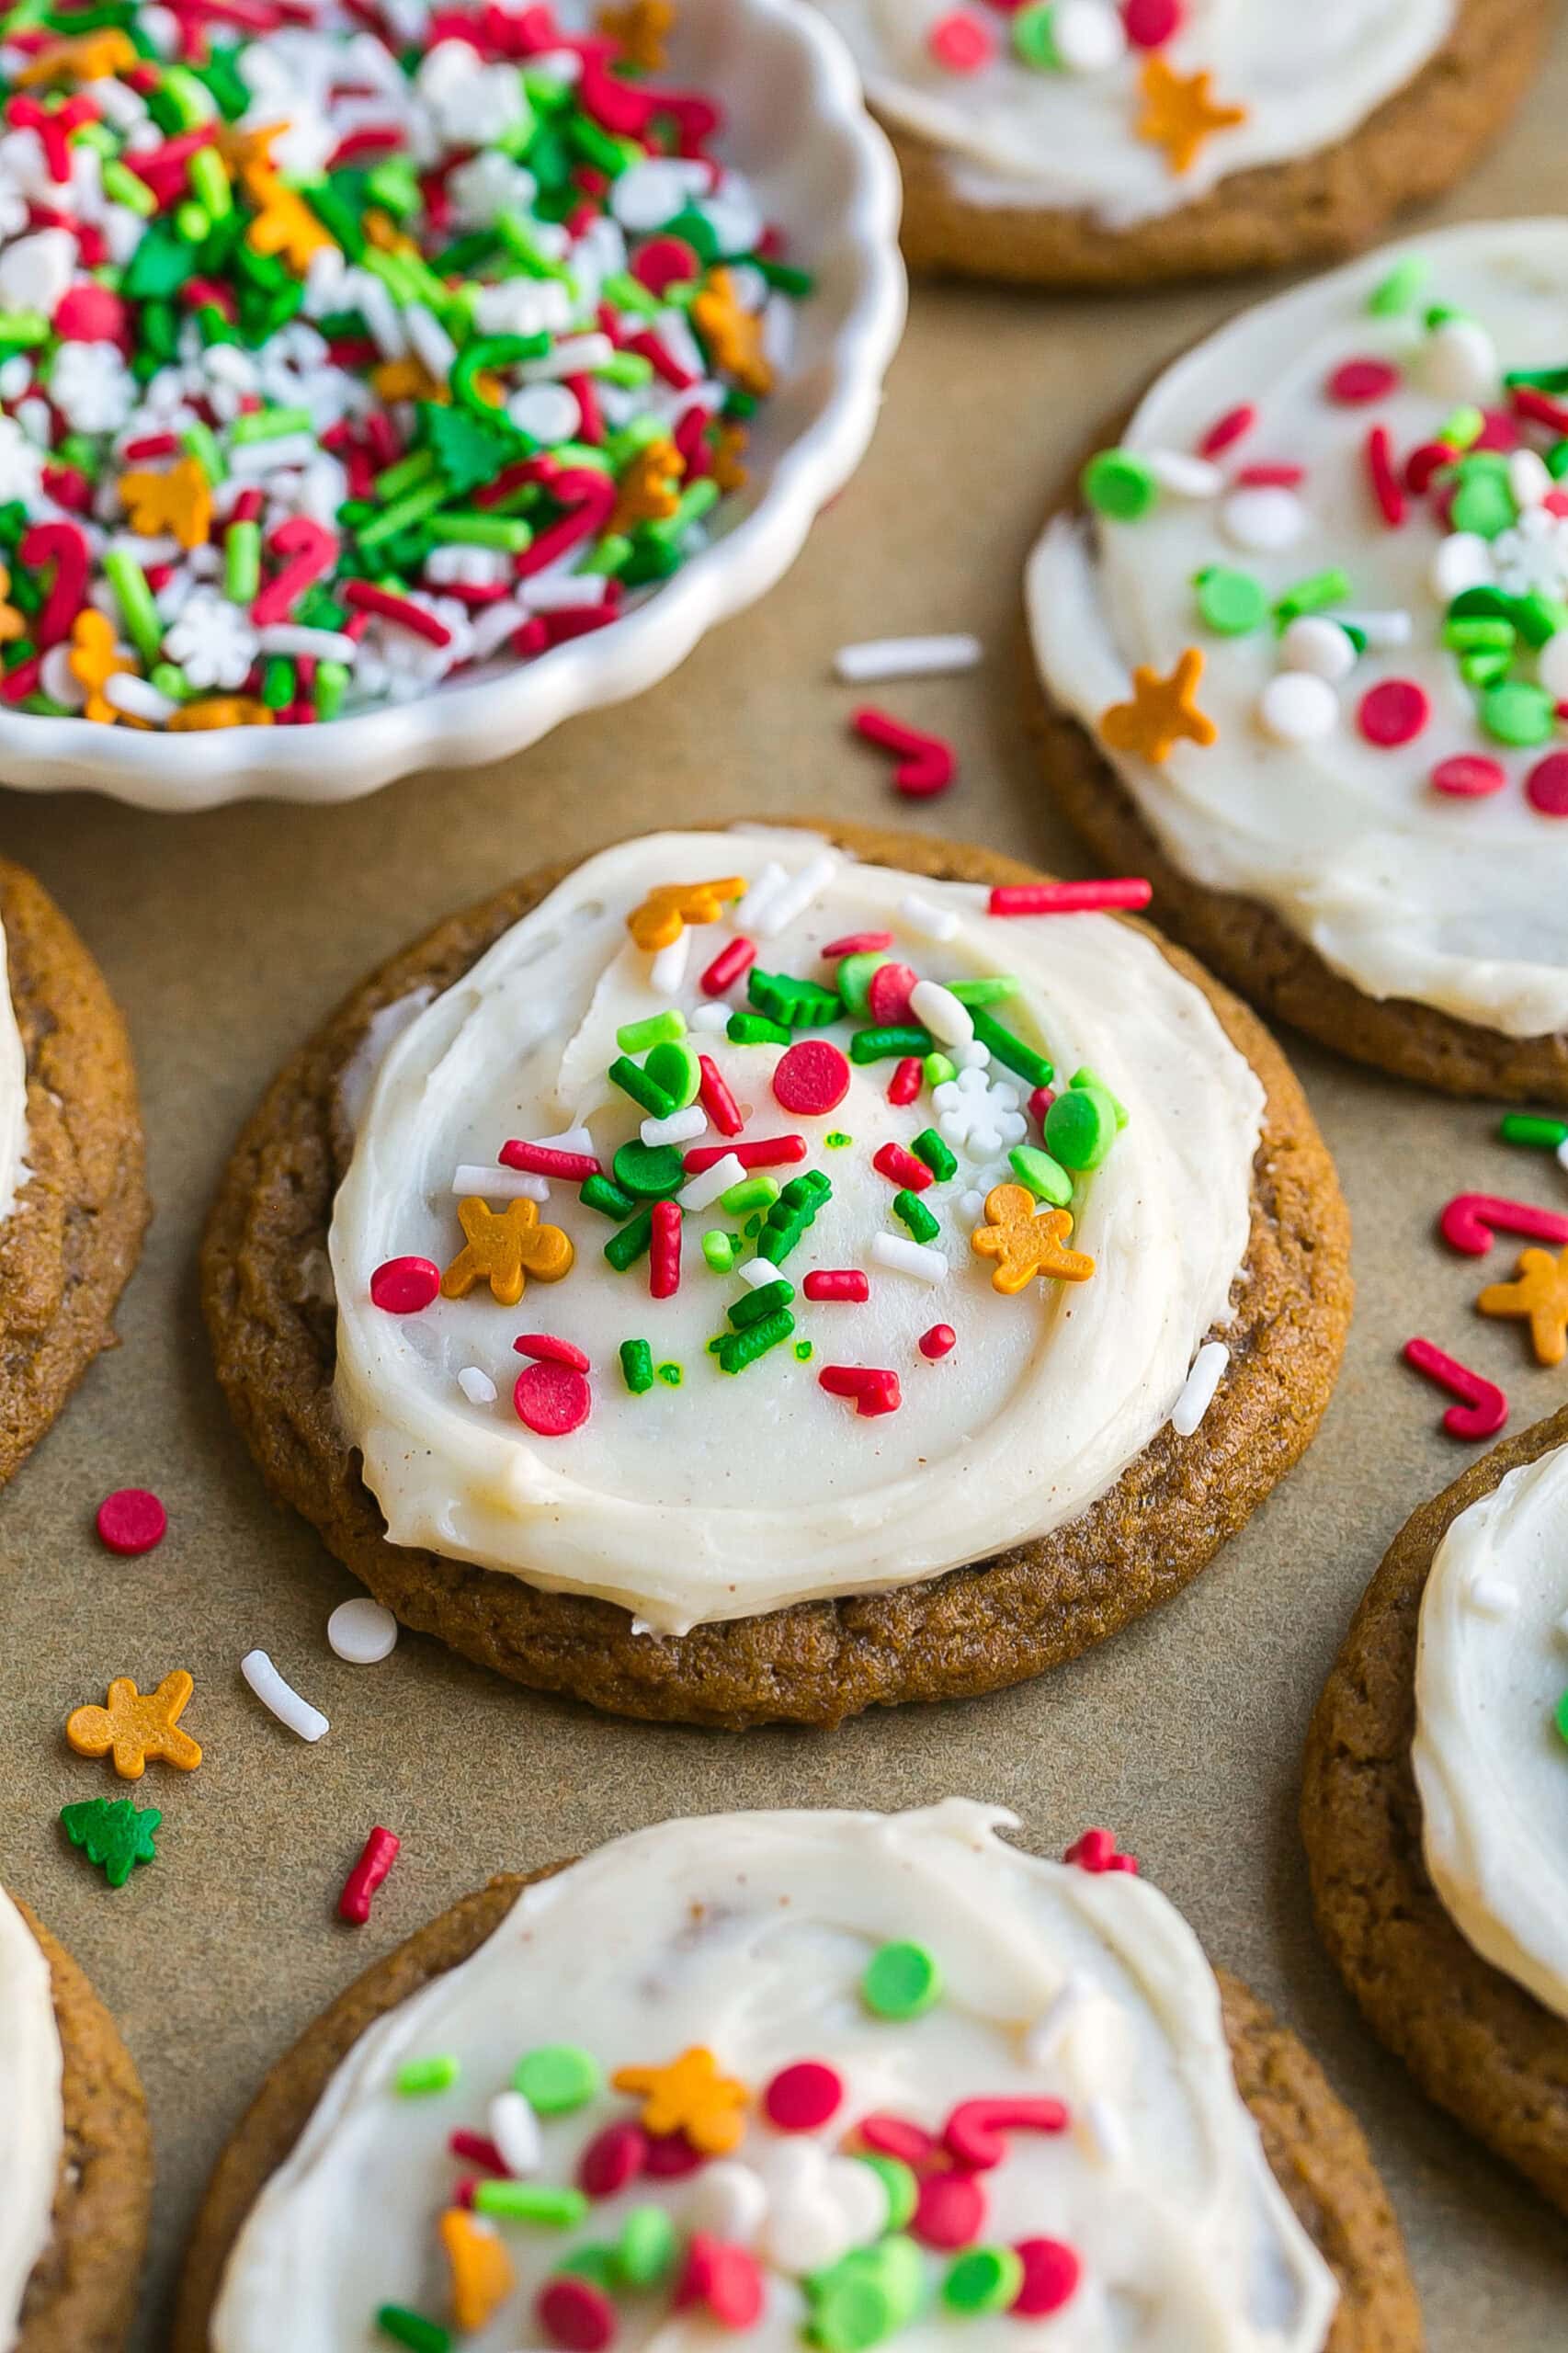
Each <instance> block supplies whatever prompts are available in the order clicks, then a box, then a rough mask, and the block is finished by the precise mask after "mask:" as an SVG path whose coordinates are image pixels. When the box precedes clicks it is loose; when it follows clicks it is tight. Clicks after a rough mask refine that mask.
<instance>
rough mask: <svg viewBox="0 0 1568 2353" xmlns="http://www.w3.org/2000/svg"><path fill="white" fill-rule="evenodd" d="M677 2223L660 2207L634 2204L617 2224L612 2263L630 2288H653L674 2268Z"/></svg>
mask: <svg viewBox="0 0 1568 2353" xmlns="http://www.w3.org/2000/svg"><path fill="white" fill-rule="evenodd" d="M677 2244H678V2242H677V2240H676V2226H675V2224H674V2223H673V2222H671V2220H670V2218H669V2215H668V2214H667V2213H666V2212H665V2209H664V2207H662V2206H634V2207H633V2208H632V2209H631V2213H630V2214H628V2216H627V2217H626V2220H625V2222H623V2223H622V2224H621V2226H620V2236H619V2239H618V2240H617V2241H616V2245H615V2264H616V2269H617V2270H618V2272H619V2275H620V2277H621V2279H622V2280H623V2281H624V2282H625V2284H626V2285H627V2287H629V2288H656V2287H657V2286H658V2284H659V2282H660V2280H661V2279H667V2278H668V2276H669V2273H670V2271H671V2269H672V2268H673V2267H674V2264H675V2259H676V2246H677Z"/></svg>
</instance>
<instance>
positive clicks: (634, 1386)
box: [620, 1340, 653, 1397]
mask: <svg viewBox="0 0 1568 2353" xmlns="http://www.w3.org/2000/svg"><path fill="white" fill-rule="evenodd" d="M620 1377H621V1379H622V1380H623V1381H625V1383H626V1385H627V1387H628V1389H629V1390H630V1391H631V1394H632V1395H633V1397H641V1396H642V1395H643V1394H644V1392H646V1391H648V1390H650V1389H652V1387H653V1349H652V1348H651V1347H649V1346H648V1343H647V1341H646V1340H622V1342H621V1344H620Z"/></svg>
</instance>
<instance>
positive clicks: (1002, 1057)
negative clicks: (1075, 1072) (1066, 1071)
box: [973, 1012, 1056, 1087]
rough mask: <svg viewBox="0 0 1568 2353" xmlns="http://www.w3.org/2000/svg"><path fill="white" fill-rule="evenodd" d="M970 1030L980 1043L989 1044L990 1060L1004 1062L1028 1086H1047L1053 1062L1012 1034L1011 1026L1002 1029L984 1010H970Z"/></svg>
mask: <svg viewBox="0 0 1568 2353" xmlns="http://www.w3.org/2000/svg"><path fill="white" fill-rule="evenodd" d="M973 1020H974V1034H975V1036H976V1038H977V1039H978V1040H979V1041H980V1043H981V1044H982V1045H983V1046H989V1047H990V1049H991V1058H992V1060H993V1062H998V1063H1006V1066H1007V1068H1008V1069H1009V1070H1010V1071H1015V1072H1017V1075H1018V1077H1020V1078H1023V1079H1027V1080H1028V1084H1029V1085H1030V1086H1031V1087H1032V1086H1050V1085H1051V1080H1052V1079H1053V1078H1054V1077H1055V1075H1056V1065H1055V1063H1051V1062H1048V1061H1047V1059H1046V1057H1045V1056H1044V1055H1043V1054H1038V1053H1036V1051H1035V1050H1034V1048H1033V1047H1032V1046H1027V1045H1026V1044H1025V1043H1024V1041H1023V1040H1022V1039H1021V1038H1019V1037H1016V1036H1015V1035H1014V1033H1013V1031H1012V1030H1011V1029H1004V1028H1003V1027H1002V1024H1001V1023H1000V1022H999V1021H994V1020H993V1019H992V1017H991V1016H990V1014H988V1013H984V1012H976V1013H974V1014H973Z"/></svg>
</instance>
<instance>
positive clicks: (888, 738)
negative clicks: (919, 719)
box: [849, 709, 958, 801]
mask: <svg viewBox="0 0 1568 2353" xmlns="http://www.w3.org/2000/svg"><path fill="white" fill-rule="evenodd" d="M849 724H850V726H851V727H853V729H854V730H855V733H856V734H857V735H858V736H859V737H860V738H861V739H862V741H863V742H865V743H867V744H875V745H879V746H880V748H881V750H882V751H884V752H896V753H897V754H898V766H897V767H896V768H894V770H893V778H892V780H893V783H894V784H895V785H896V786H897V788H898V790H899V791H900V792H902V793H904V794H906V795H907V796H908V797H909V798H910V799H911V800H915V801H925V800H928V799H929V798H930V797H931V796H932V795H933V794H934V793H937V792H946V790H947V789H948V787H949V784H951V782H952V780H953V778H954V776H955V775H956V774H957V772H958V761H957V759H956V757H955V756H954V753H953V747H952V745H950V744H949V743H948V742H946V741H945V739H944V738H943V737H942V736H940V735H923V734H922V733H921V732H920V730H919V729H918V728H917V727H906V726H905V725H904V723H903V721H902V720H900V719H893V718H891V717H890V716H889V714H888V713H887V712H886V711H885V710H869V709H865V710H857V711H853V712H851V714H850V720H849Z"/></svg>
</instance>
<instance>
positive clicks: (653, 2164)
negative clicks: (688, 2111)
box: [646, 2132, 708, 2181]
mask: <svg viewBox="0 0 1568 2353" xmlns="http://www.w3.org/2000/svg"><path fill="white" fill-rule="evenodd" d="M647 2140H648V2154H647V2158H646V2169H647V2171H648V2173H649V2174H651V2175H652V2177H653V2179H654V2180H655V2181H680V2180H682V2179H683V2178H684V2177H685V2176H686V2175H687V2174H688V2173H696V2172H697V2171H698V2169H699V2166H701V2165H706V2164H707V2162H708V2160H707V2158H706V2157H705V2156H704V2155H703V2154H702V2152H701V2150H700V2149H698V2148H694V2147H693V2145H692V2143H690V2142H689V2141H688V2140H687V2137H686V2134H685V2133H684V2132H650V2133H649V2134H648V2136H647Z"/></svg>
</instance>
